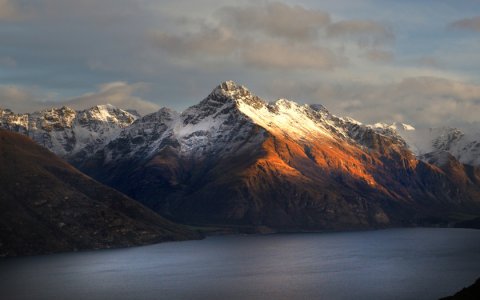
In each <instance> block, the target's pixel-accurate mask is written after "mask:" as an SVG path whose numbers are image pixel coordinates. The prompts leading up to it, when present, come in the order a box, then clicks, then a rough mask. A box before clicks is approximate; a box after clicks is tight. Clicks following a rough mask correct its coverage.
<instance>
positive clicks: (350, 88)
mask: <svg viewBox="0 0 480 300" xmlns="http://www.w3.org/2000/svg"><path fill="white" fill-rule="evenodd" d="M271 89H272V90H274V91H275V92H276V93H281V94H284V95H286V96H290V97H292V98H294V99H302V98H303V99H306V102H309V103H321V104H323V105H325V106H326V107H327V109H330V110H331V111H332V112H334V113H336V114H338V115H340V116H352V117H354V118H356V119H358V120H359V121H361V122H363V123H376V122H393V121H397V122H405V123H411V124H413V125H414V126H417V127H435V126H444V125H446V124H448V125H450V126H460V127H463V126H465V125H466V124H469V123H475V122H478V112H479V111H480V85H478V84H473V83H464V82H460V81H455V80H451V79H446V78H439V77H408V78H405V79H403V80H400V81H397V82H393V83H385V84H368V83H358V82H357V83H352V82H348V83H347V84H338V83H337V84H331V83H318V82H311V83H309V84H302V85H299V84H298V83H295V82H290V83H285V82H282V83H277V84H274V85H272V86H271ZM299 97H301V98H299Z"/></svg>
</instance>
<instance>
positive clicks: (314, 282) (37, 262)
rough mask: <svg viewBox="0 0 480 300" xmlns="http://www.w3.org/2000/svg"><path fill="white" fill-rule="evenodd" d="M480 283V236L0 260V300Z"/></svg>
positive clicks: (195, 244)
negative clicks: (479, 280) (479, 278)
mask: <svg viewBox="0 0 480 300" xmlns="http://www.w3.org/2000/svg"><path fill="white" fill-rule="evenodd" d="M477 277H480V230H468V229H424V228H417V229H391V230H379V231H364V232H345V233H319V234H275V235H263V236H262V235H250V236H220V237H209V238H207V239H205V240H202V241H189V242H175V243H164V244H158V245H152V246H146V247H137V248H129V249H118V250H104V251H94V252H82V253H69V254H57V255H48V256H38V257H28V258H15V259H4V260H0V298H1V299H89V300H90V299H227V300H232V299H356V300H358V299H437V298H439V297H441V296H447V295H449V294H452V293H453V292H455V291H457V290H458V289H460V288H462V287H464V286H465V285H467V284H470V283H473V282H474V280H475V279H476V278H477Z"/></svg>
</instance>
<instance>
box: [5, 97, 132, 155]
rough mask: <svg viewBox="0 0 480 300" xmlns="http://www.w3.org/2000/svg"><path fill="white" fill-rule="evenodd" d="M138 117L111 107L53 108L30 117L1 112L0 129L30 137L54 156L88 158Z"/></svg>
mask: <svg viewBox="0 0 480 300" xmlns="http://www.w3.org/2000/svg"><path fill="white" fill-rule="evenodd" d="M137 118H138V116H137V115H135V112H127V111H125V110H121V109H118V108H116V107H114V106H112V105H110V104H107V105H97V106H94V107H92V108H90V109H87V110H82V111H75V110H73V109H71V108H68V107H65V106H63V107H61V108H52V109H48V110H43V111H40V112H35V113H32V114H15V113H13V112H12V111H10V110H8V109H6V110H3V109H0V128H4V129H8V130H11V131H15V132H18V133H22V134H24V135H27V136H29V137H31V138H32V139H33V140H34V141H36V142H37V143H38V144H40V145H42V146H44V147H45V148H47V149H49V150H50V151H52V152H54V153H56V154H57V155H59V156H61V157H64V158H68V157H70V156H72V155H74V154H75V155H77V157H79V156H81V155H84V156H88V155H89V154H91V153H94V152H95V151H96V150H97V149H98V148H100V147H102V146H103V145H104V144H105V143H107V142H108V141H110V140H111V139H113V138H115V137H116V136H117V135H118V133H119V132H120V131H121V130H122V128H125V127H127V126H129V125H130V124H132V123H133V122H134V121H135V120H136V119H137Z"/></svg>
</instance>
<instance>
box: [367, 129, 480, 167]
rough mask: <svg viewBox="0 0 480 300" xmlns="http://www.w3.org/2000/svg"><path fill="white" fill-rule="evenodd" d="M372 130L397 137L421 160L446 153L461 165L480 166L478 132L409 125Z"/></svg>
mask: <svg viewBox="0 0 480 300" xmlns="http://www.w3.org/2000/svg"><path fill="white" fill-rule="evenodd" d="M371 127H372V128H374V129H375V130H377V131H378V132H379V133H381V134H387V135H398V136H400V137H401V138H402V139H404V140H405V142H406V143H407V144H408V146H409V148H410V149H411V150H412V151H413V152H414V153H415V154H416V155H417V156H418V157H419V158H420V159H422V158H423V157H424V156H425V155H427V154H430V155H429V156H430V157H431V156H432V154H433V153H439V155H440V156H441V153H442V152H448V153H450V154H451V155H452V156H454V157H455V158H456V159H457V160H459V161H460V162H461V163H463V164H468V165H472V166H480V132H464V131H462V130H460V129H458V128H451V127H439V128H421V129H415V128H414V127H413V126H411V125H407V124H400V123H393V124H390V125H389V124H385V123H377V124H375V125H371Z"/></svg>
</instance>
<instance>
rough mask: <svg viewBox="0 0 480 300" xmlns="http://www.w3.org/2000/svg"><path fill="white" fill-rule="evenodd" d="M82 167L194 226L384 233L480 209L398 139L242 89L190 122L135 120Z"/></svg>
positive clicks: (212, 102)
mask: <svg viewBox="0 0 480 300" xmlns="http://www.w3.org/2000/svg"><path fill="white" fill-rule="evenodd" d="M78 166H79V167H80V168H81V169H82V170H84V171H85V172H87V173H88V174H91V175H92V176H94V177H95V178H97V179H99V180H100V181H102V182H105V183H107V184H110V185H112V186H114V187H116V188H118V189H120V190H122V191H123V192H125V193H127V194H128V195H130V196H132V197H133V198H135V199H137V200H139V201H141V202H142V203H144V204H146V205H147V206H149V207H151V208H153V209H155V210H157V211H159V212H161V213H162V214H165V215H166V216H169V217H170V218H172V219H174V220H178V221H181V222H186V223H194V224H236V225H253V226H268V227H273V228H277V229H282V230H283V229H284V230H290V229H323V228H352V227H355V228H358V227H378V226H391V225H405V224H418V223H421V222H424V221H425V220H427V219H429V218H437V217H439V216H443V215H445V214H447V213H448V212H449V211H451V210H463V209H471V210H474V211H477V212H478V211H479V204H480V203H479V202H480V198H478V191H479V185H478V183H477V182H474V181H473V180H471V179H470V177H468V180H467V181H465V182H463V184H465V187H468V188H464V186H462V188H458V187H457V186H456V182H455V180H454V178H453V177H451V176H450V175H449V174H447V173H446V172H445V171H444V170H442V169H441V168H439V167H437V166H434V165H431V164H429V163H425V162H423V161H420V160H417V158H416V157H415V155H414V154H413V153H412V152H411V151H410V150H409V149H408V147H407V145H406V143H405V141H404V140H403V139H402V138H401V137H399V136H396V135H385V134H381V133H379V132H377V130H375V129H373V128H370V127H367V126H363V125H361V124H359V123H358V122H356V121H354V120H351V119H344V118H339V117H336V116H334V115H332V114H330V113H329V112H328V111H327V110H326V109H325V108H324V107H322V106H319V105H299V104H297V103H295V102H292V101H288V100H285V99H282V100H278V101H277V102H275V103H266V102H264V101H263V100H261V99H260V98H258V97H257V96H255V95H253V94H251V93H250V92H249V91H248V90H247V89H246V88H245V87H243V86H239V85H236V84H235V83H233V82H224V83H222V84H221V85H220V86H218V87H217V88H216V89H215V90H214V91H213V92H212V93H211V94H210V95H209V96H208V97H207V98H205V99H204V100H203V101H201V102H200V103H199V104H197V105H195V106H192V107H190V108H188V109H187V110H185V111H184V112H182V113H181V114H179V113H176V112H173V111H171V110H168V109H162V110H160V111H159V112H157V113H155V114H151V115H148V116H145V117H143V118H140V119H138V120H137V121H135V122H134V123H133V124H132V125H131V126H129V127H127V128H125V129H124V130H123V131H122V132H121V133H120V134H119V136H118V138H116V139H114V140H112V141H111V142H110V143H108V144H107V145H106V146H105V147H104V148H103V149H100V150H99V151H97V152H96V153H95V155H94V156H92V157H90V158H89V159H87V160H83V161H82V162H81V163H79V164H78ZM439 187H441V188H439Z"/></svg>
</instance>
